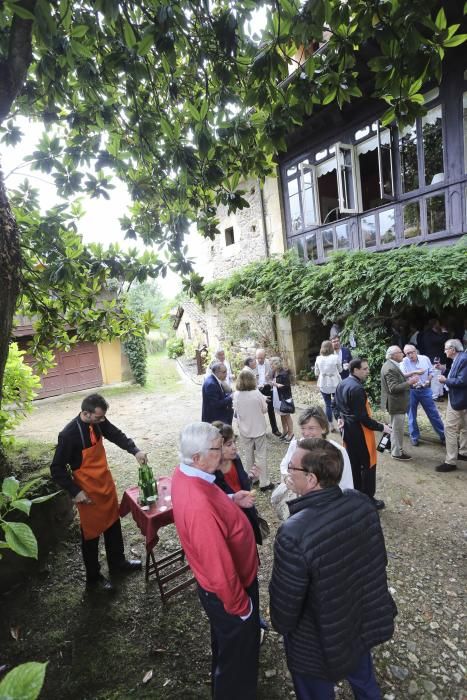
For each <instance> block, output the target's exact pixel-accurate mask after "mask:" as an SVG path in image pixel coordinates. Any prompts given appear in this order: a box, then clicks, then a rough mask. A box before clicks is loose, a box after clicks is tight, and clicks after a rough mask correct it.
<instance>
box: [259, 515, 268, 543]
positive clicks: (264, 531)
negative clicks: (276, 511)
mask: <svg viewBox="0 0 467 700" xmlns="http://www.w3.org/2000/svg"><path fill="white" fill-rule="evenodd" d="M257 519H258V526H259V531H260V533H261V538H262V540H263V542H264V540H266V539H267V538H268V537H269V535H270V529H269V524H268V522H267V520H265V519H264V518H263V517H262V516H261V515H259V514H258V515H257Z"/></svg>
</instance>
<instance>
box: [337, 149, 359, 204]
mask: <svg viewBox="0 0 467 700" xmlns="http://www.w3.org/2000/svg"><path fill="white" fill-rule="evenodd" d="M339 150H340V168H339V169H340V173H339V177H340V182H341V187H342V209H355V194H354V184H353V167H352V151H351V149H350V148H345V147H343V146H340V148H339Z"/></svg>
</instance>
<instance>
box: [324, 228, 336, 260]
mask: <svg viewBox="0 0 467 700" xmlns="http://www.w3.org/2000/svg"><path fill="white" fill-rule="evenodd" d="M321 240H322V242H323V252H324V257H326V256H327V255H328V254H329V253H331V252H332V251H333V250H334V231H333V230H332V228H327V229H325V230H324V231H321Z"/></svg>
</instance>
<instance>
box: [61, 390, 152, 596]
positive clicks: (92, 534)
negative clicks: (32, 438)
mask: <svg viewBox="0 0 467 700" xmlns="http://www.w3.org/2000/svg"><path fill="white" fill-rule="evenodd" d="M107 409H108V403H107V401H106V400H105V399H104V397H103V396H101V395H100V394H90V395H89V396H86V398H84V399H83V402H82V403H81V412H80V413H79V415H78V416H76V417H75V418H73V420H72V421H70V423H68V425H66V426H65V428H64V429H63V430H62V432H61V433H60V434H59V436H58V444H57V448H56V450H55V455H54V458H53V460H52V464H51V467H50V470H51V473H52V479H54V481H56V482H57V484H59V486H61V488H62V489H64V490H65V491H68V493H69V494H70V496H71V498H72V499H73V503H75V504H76V506H77V508H78V511H79V516H80V523H81V549H82V553H83V560H84V566H85V569H86V587H87V589H88V590H102V591H106V592H107V593H112V592H113V591H114V587H113V584H112V582H111V581H109V580H108V579H106V578H105V577H104V576H102V574H101V572H100V564H99V537H100V535H101V534H103V535H104V542H105V551H106V555H107V563H108V565H109V571H110V573H119V572H131V571H139V570H140V569H141V561H140V560H139V559H125V554H124V547H123V538H122V528H121V525H120V517H119V513H118V498H117V491H116V488H115V484H114V481H113V478H112V474H111V473H110V470H109V467H108V464H107V457H106V454H105V448H104V438H105V439H106V440H110V442H113V443H114V444H115V445H118V447H120V448H121V449H122V450H126V451H127V452H129V453H130V454H132V455H134V456H135V457H136V460H137V461H138V464H140V465H141V464H146V462H147V455H146V453H145V452H142V451H141V450H140V449H138V447H136V445H135V443H134V442H133V440H131V439H130V438H128V437H127V436H126V435H125V434H124V433H122V431H121V430H119V429H118V428H117V427H116V426H115V425H112V423H111V422H110V421H109V420H107V418H106V413H107Z"/></svg>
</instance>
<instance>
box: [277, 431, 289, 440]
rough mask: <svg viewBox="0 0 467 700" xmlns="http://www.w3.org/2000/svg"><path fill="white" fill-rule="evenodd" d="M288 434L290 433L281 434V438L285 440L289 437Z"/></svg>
mask: <svg viewBox="0 0 467 700" xmlns="http://www.w3.org/2000/svg"><path fill="white" fill-rule="evenodd" d="M287 435H288V433H281V434H280V436H279V440H285V438H286V437H287Z"/></svg>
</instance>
